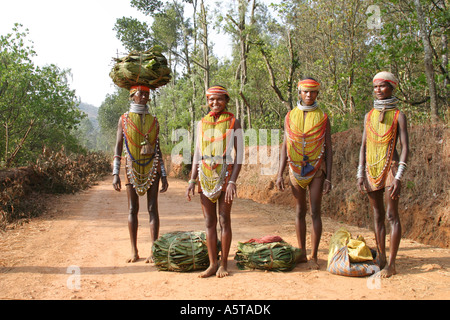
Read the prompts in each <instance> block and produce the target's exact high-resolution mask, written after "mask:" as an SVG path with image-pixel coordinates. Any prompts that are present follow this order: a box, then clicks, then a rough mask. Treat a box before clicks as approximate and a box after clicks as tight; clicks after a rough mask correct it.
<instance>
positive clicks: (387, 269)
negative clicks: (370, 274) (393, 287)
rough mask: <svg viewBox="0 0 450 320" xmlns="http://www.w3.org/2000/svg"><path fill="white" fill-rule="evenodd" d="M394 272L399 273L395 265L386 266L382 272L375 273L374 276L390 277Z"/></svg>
mask: <svg viewBox="0 0 450 320" xmlns="http://www.w3.org/2000/svg"><path fill="white" fill-rule="evenodd" d="M394 274H397V271H396V270H395V267H394V266H386V267H385V268H384V269H383V270H381V271H380V272H377V273H375V274H374V277H376V278H389V277H391V276H393V275H394Z"/></svg>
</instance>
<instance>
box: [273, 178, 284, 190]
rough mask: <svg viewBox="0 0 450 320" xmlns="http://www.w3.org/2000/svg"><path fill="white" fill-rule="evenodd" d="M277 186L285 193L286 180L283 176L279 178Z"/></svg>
mask: <svg viewBox="0 0 450 320" xmlns="http://www.w3.org/2000/svg"><path fill="white" fill-rule="evenodd" d="M275 185H276V187H277V189H278V190H280V191H284V179H283V177H282V176H278V177H277V181H276V182H275Z"/></svg>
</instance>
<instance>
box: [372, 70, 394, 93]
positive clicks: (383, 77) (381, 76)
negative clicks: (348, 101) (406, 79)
mask: <svg viewBox="0 0 450 320" xmlns="http://www.w3.org/2000/svg"><path fill="white" fill-rule="evenodd" d="M378 81H386V82H389V83H390V84H391V85H392V87H393V88H394V89H395V88H397V86H398V80H397V78H396V77H395V76H394V75H393V74H392V73H390V72H387V71H382V72H379V73H377V74H376V75H375V77H373V83H375V82H378Z"/></svg>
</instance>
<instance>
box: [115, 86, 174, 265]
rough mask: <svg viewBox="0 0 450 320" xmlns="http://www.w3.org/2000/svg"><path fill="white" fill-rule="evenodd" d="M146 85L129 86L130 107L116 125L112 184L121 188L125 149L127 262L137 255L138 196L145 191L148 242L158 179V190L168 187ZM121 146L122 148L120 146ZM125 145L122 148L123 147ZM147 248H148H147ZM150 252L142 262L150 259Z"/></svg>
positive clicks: (155, 228)
mask: <svg viewBox="0 0 450 320" xmlns="http://www.w3.org/2000/svg"><path fill="white" fill-rule="evenodd" d="M149 95H150V89H149V88H148V87H145V86H134V87H132V88H131V90H130V100H131V104H130V109H129V111H128V112H126V113H124V114H123V115H122V116H121V117H120V119H119V123H118V126H117V139H116V147H115V156H114V169H113V176H114V178H113V186H114V189H115V190H116V191H120V190H121V189H122V186H121V181H120V177H119V173H120V163H121V158H122V157H121V155H122V151H124V152H125V168H126V173H125V186H126V188H127V195H128V210H129V214H128V230H129V233H130V240H131V257H130V258H129V259H127V262H136V261H137V260H138V259H139V254H138V249H137V231H138V213H139V197H140V196H143V195H145V194H147V209H148V212H149V215H150V236H151V243H152V244H153V242H154V241H155V240H156V239H158V236H159V212H158V186H159V180H160V178H161V180H162V189H161V191H160V192H161V193H162V192H165V191H166V190H167V188H168V186H169V185H168V183H167V176H166V172H165V169H164V162H163V160H162V155H161V151H160V149H159V139H158V133H159V124H158V120H157V119H156V117H154V116H152V115H151V114H150V112H149V108H148V105H147V102H148V101H149V99H150V98H149ZM124 147H125V148H124ZM123 149H125V150H123ZM150 252H151V250H150ZM151 261H152V258H151V253H150V255H149V257H148V258H147V260H146V262H147V263H148V262H151Z"/></svg>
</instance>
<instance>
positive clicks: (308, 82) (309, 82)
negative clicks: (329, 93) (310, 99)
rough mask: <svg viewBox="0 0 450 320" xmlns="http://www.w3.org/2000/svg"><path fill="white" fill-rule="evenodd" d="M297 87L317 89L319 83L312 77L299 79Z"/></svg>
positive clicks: (307, 89)
mask: <svg viewBox="0 0 450 320" xmlns="http://www.w3.org/2000/svg"><path fill="white" fill-rule="evenodd" d="M298 88H299V89H300V90H301V91H319V90H320V83H318V82H317V81H316V80H313V79H305V80H301V81H299V83H298Z"/></svg>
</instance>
